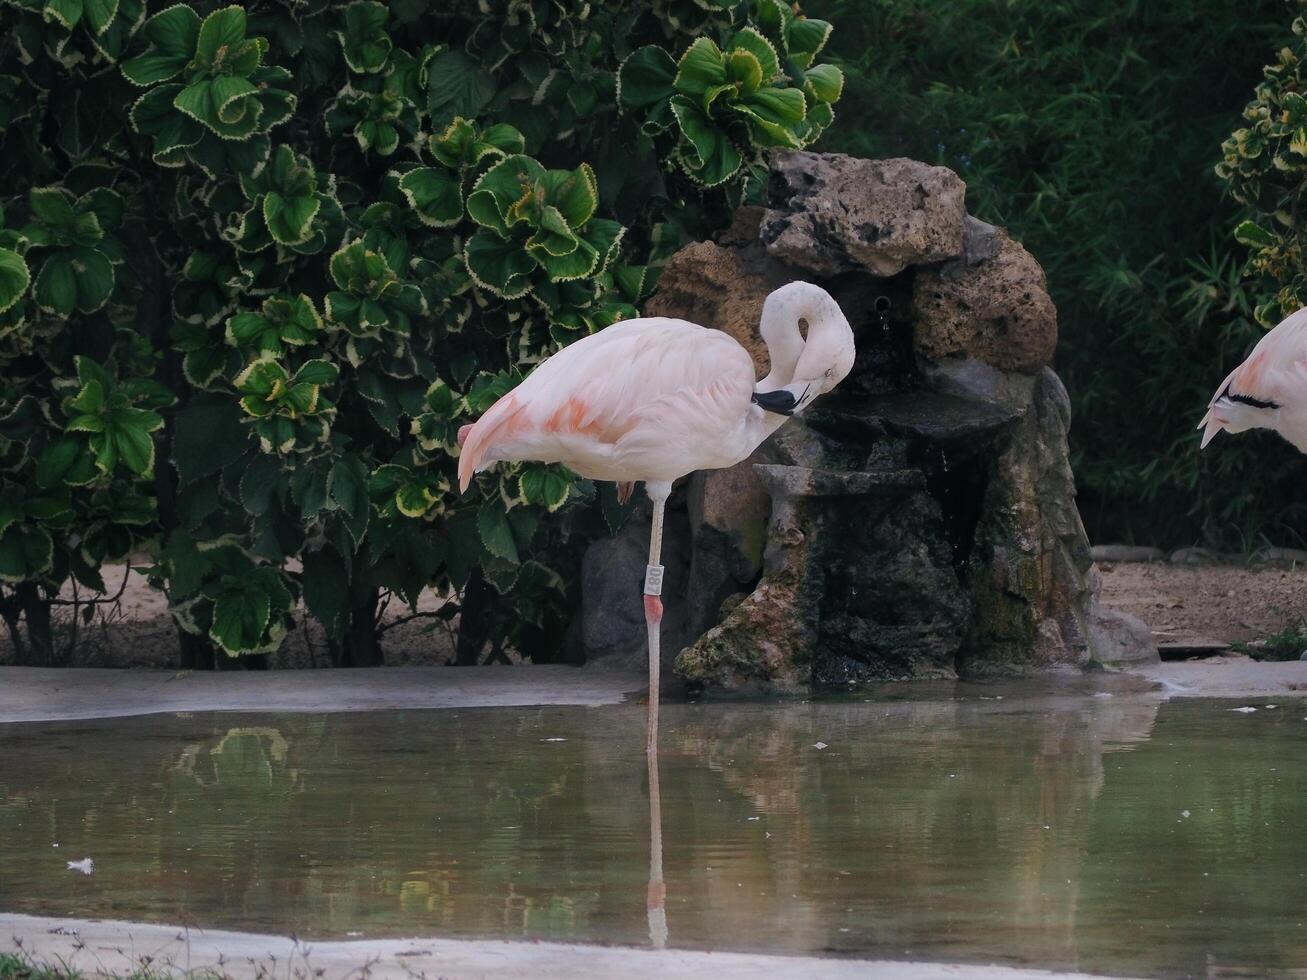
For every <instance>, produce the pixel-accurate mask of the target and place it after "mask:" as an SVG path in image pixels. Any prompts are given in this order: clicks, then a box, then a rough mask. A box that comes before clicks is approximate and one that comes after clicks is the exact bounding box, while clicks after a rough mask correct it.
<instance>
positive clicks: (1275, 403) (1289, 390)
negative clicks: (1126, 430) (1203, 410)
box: [1198, 310, 1307, 453]
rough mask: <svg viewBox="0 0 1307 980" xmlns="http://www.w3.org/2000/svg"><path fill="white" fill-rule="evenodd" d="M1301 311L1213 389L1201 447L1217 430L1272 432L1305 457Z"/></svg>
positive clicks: (1306, 354) (1306, 353) (1305, 319)
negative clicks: (1289, 443)
mask: <svg viewBox="0 0 1307 980" xmlns="http://www.w3.org/2000/svg"><path fill="white" fill-rule="evenodd" d="M1304 396H1307V310H1299V311H1298V312H1297V313H1293V314H1291V315H1290V316H1288V317H1286V318H1285V319H1283V320H1281V321H1280V323H1279V325H1278V326H1276V327H1275V329H1274V330H1272V331H1270V332H1269V333H1268V334H1267V335H1266V336H1265V337H1263V338H1262V339H1261V340H1259V341H1258V342H1257V346H1256V347H1254V348H1253V352H1252V353H1251V354H1249V355H1248V359H1247V360H1245V361H1244V362H1243V363H1242V364H1240V365H1239V366H1238V367H1237V368H1235V369H1234V370H1233V371H1231V372H1230V374H1229V376H1227V377H1226V379H1225V380H1224V381H1222V382H1221V387H1219V388H1217V389H1216V394H1215V395H1213V396H1212V400H1211V402H1210V403H1209V404H1208V406H1207V414H1206V415H1204V416H1203V420H1202V421H1201V422H1199V423H1198V428H1200V429H1204V430H1205V431H1204V432H1203V441H1202V448H1203V449H1206V448H1207V444H1208V443H1209V442H1211V441H1212V440H1213V439H1214V438H1216V434H1217V433H1218V432H1221V431H1225V432H1230V433H1235V432H1246V431H1247V430H1249V429H1273V430H1275V431H1276V432H1278V433H1279V434H1280V435H1282V436H1284V438H1285V439H1288V440H1289V442H1291V443H1293V444H1294V446H1296V447H1297V448H1298V449H1299V450H1300V451H1301V452H1305V453H1307V397H1304Z"/></svg>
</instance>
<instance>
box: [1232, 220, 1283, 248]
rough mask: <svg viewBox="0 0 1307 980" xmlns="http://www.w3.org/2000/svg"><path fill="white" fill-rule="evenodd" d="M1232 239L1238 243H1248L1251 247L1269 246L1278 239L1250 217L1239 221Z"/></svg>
mask: <svg viewBox="0 0 1307 980" xmlns="http://www.w3.org/2000/svg"><path fill="white" fill-rule="evenodd" d="M1234 239H1235V241H1237V242H1238V243H1239V244H1240V245H1249V246H1251V247H1253V248H1270V247H1271V246H1273V245H1274V244H1275V243H1276V242H1277V241H1279V239H1278V238H1276V236H1275V235H1274V234H1272V233H1271V232H1269V231H1267V230H1266V229H1265V228H1263V227H1261V225H1259V224H1257V222H1255V221H1253V220H1251V219H1249V220H1247V221H1241V222H1240V223H1239V226H1238V227H1237V228H1235V229H1234Z"/></svg>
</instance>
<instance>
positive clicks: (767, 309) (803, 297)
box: [757, 283, 842, 392]
mask: <svg viewBox="0 0 1307 980" xmlns="http://www.w3.org/2000/svg"><path fill="white" fill-rule="evenodd" d="M832 307H834V309H833V310H832ZM800 320H805V321H807V324H808V339H809V340H811V339H812V338H814V337H816V336H819V335H820V334H821V333H823V332H824V331H826V330H828V329H830V328H831V327H833V326H834V325H835V324H837V323H839V322H841V320H842V316H841V315H840V313H839V307H838V306H835V305H834V300H832V299H831V298H830V296H829V295H828V294H827V293H826V292H825V291H824V290H821V289H815V288H813V287H811V286H808V285H807V283H791V284H790V285H789V286H785V287H782V288H781V289H778V290H776V291H775V292H774V293H772V294H771V295H770V296H768V297H767V299H766V301H765V302H764V303H763V305H762V318H761V321H760V323H759V325H758V326H759V332H760V333H761V334H762V339H763V341H764V342H765V343H766V344H767V356H768V358H769V359H770V361H771V370H770V371H768V372H767V376H766V377H765V378H763V379H762V380H761V381H759V382H758V385H757V390H758V391H762V392H767V391H775V390H776V389H777V388H784V387H785V386H786V385H788V384H790V383H791V382H792V381H794V380H795V378H794V370H795V368H796V367H797V366H798V363H799V357H800V356H801V355H802V354H803V348H804V347H805V346H807V342H806V341H805V340H804V339H803V332H802V331H801V330H800V329H799V321H800Z"/></svg>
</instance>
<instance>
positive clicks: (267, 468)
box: [240, 453, 286, 516]
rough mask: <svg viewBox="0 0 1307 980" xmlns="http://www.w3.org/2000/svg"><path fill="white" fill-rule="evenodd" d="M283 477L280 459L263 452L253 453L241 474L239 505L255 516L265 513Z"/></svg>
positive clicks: (284, 472)
mask: <svg viewBox="0 0 1307 980" xmlns="http://www.w3.org/2000/svg"><path fill="white" fill-rule="evenodd" d="M285 477H286V471H285V470H284V469H283V468H282V464H281V460H279V459H278V458H277V457H275V456H268V455H266V454H264V453H257V454H255V455H254V456H253V457H252V458H251V459H250V464H249V466H247V467H246V468H245V473H244V474H243V475H242V476H241V482H240V495H241V506H243V507H244V508H245V509H246V510H247V511H248V512H249V513H251V514H254V515H255V516H258V515H260V514H265V513H267V511H268V508H269V507H271V506H272V498H273V495H274V494H275V493H276V492H277V488H278V487H279V486H281V485H282V483H283V482H284V481H285Z"/></svg>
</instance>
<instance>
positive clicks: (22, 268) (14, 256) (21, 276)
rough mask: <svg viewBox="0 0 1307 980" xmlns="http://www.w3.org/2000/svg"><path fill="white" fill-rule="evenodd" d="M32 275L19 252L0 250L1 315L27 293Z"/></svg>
mask: <svg viewBox="0 0 1307 980" xmlns="http://www.w3.org/2000/svg"><path fill="white" fill-rule="evenodd" d="M30 282H31V274H30V273H29V272H28V271H27V263H26V262H25V261H24V260H23V257H22V256H21V255H19V254H18V253H17V252H14V251H11V250H10V249H7V248H0V313H4V312H5V311H6V310H9V309H11V308H12V307H13V305H14V304H15V303H17V302H18V301H19V300H20V299H22V298H23V294H24V293H26V292H27V286H28V283H30Z"/></svg>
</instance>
